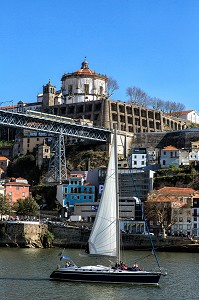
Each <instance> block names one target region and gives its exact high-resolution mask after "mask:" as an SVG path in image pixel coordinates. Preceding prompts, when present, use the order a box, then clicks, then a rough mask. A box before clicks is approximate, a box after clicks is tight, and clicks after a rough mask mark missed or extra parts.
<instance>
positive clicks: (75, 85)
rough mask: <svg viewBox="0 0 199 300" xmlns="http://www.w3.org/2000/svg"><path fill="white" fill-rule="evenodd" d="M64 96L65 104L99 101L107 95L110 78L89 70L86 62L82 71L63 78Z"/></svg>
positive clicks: (79, 70)
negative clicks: (107, 84)
mask: <svg viewBox="0 0 199 300" xmlns="http://www.w3.org/2000/svg"><path fill="white" fill-rule="evenodd" d="M61 80H62V86H61V90H62V95H63V99H64V103H65V104H71V103H78V102H86V101H94V100H99V99H101V98H102V97H104V96H106V95H107V91H106V83H107V80H108V78H107V77H106V76H105V75H101V74H98V73H96V72H94V71H92V70H90V69H89V66H88V62H87V61H86V60H84V61H83V62H82V66H81V68H80V69H78V70H77V71H75V72H73V73H68V74H64V75H63V76H62V79H61Z"/></svg>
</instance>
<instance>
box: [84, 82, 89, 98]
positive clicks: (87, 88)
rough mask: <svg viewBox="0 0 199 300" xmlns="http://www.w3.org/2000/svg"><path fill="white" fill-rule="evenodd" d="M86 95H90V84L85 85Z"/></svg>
mask: <svg viewBox="0 0 199 300" xmlns="http://www.w3.org/2000/svg"><path fill="white" fill-rule="evenodd" d="M84 93H85V94H86V95H88V94H89V84H85V85H84Z"/></svg>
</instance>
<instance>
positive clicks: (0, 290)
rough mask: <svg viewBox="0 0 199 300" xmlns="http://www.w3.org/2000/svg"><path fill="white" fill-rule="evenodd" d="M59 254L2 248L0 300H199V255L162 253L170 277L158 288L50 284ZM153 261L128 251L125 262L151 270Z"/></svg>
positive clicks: (76, 255)
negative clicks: (137, 264) (51, 274)
mask: <svg viewBox="0 0 199 300" xmlns="http://www.w3.org/2000/svg"><path fill="white" fill-rule="evenodd" d="M59 252H60V250H59V249H18V248H16V249H15V248H14V249H13V248H12V249H10V248H0V266H1V269H0V270H1V272H0V299H1V300H11V299H12V300H13V299H16V300H19V299H20V300H21V299H22V300H23V299H28V300H33V299H34V300H35V299H39V300H40V299H41V300H53V299H56V300H57V299H59V300H62V299H64V300H66V299H71V300H73V299H75V300H78V299H81V300H84V299H85V300H92V299H93V300H94V299H95V300H96V299H97V300H101V299H103V300H104V299H108V300H109V299H122V300H125V299H128V300H129V298H130V299H133V300H141V299H146V300H156V299H157V300H167V299H169V300H170V299H175V300H178V299H180V300H182V299H186V300H187V299H190V300H194V299H198V295H199V287H198V277H199V253H166V252H161V253H159V254H158V256H159V260H160V263H161V265H162V266H163V267H165V268H166V269H167V271H168V275H167V276H166V277H162V278H161V280H160V285H159V286H158V287H157V286H133V285H132V286H131V285H114V284H108V285H106V284H94V283H93V284H91V283H87V284H86V283H65V282H54V281H50V280H49V275H50V273H51V272H52V271H53V270H54V269H55V268H56V265H57V264H58V263H59V257H58V254H59ZM65 254H66V255H69V256H71V257H72V258H73V259H74V260H75V262H76V263H77V264H79V265H84V264H87V263H91V264H96V263H104V262H103V261H102V262H99V261H97V259H96V258H94V259H92V258H86V257H84V256H81V255H79V251H78V250H74V249H70V250H65ZM75 258H76V259H75ZM151 259H152V256H151V255H150V252H145V251H140V252H138V251H125V256H124V260H125V262H126V263H127V264H129V265H130V264H132V263H133V262H135V261H137V262H138V263H139V264H140V266H142V267H145V268H146V269H151V268H152V266H154V264H155V260H154V259H153V260H151ZM151 261H152V262H153V264H151Z"/></svg>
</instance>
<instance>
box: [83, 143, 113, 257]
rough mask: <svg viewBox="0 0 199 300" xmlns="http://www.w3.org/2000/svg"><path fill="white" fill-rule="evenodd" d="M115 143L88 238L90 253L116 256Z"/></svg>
mask: <svg viewBox="0 0 199 300" xmlns="http://www.w3.org/2000/svg"><path fill="white" fill-rule="evenodd" d="M114 148H115V145H114V143H113V144H112V147H111V153H110V160H109V164H108V169H107V174H106V180H105V184H104V189H103V193H102V197H101V200H100V204H99V208H98V211H97V215H96V219H95V222H94V225H93V229H92V231H91V235H90V238H89V252H90V254H99V255H109V256H116V255H117V251H116V247H117V241H116V224H117V223H116V217H117V215H116V209H117V203H116V172H115V166H116V163H115V149H114Z"/></svg>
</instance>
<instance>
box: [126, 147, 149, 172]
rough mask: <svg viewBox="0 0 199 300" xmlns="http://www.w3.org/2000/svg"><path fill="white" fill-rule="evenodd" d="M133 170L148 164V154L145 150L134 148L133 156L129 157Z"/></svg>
mask: <svg viewBox="0 0 199 300" xmlns="http://www.w3.org/2000/svg"><path fill="white" fill-rule="evenodd" d="M129 164H130V167H131V168H136V169H139V168H143V167H146V164H147V152H146V149H145V148H133V149H132V154H131V155H130V157H129Z"/></svg>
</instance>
